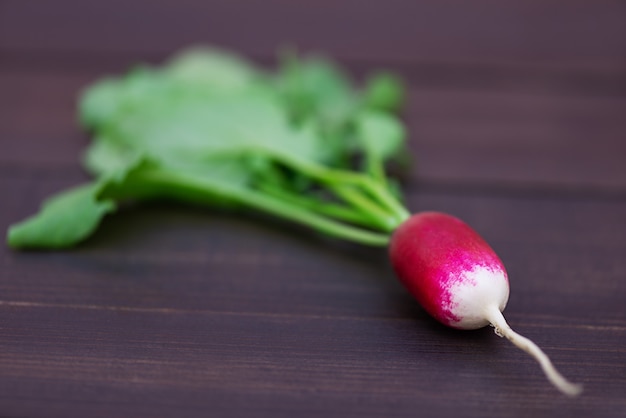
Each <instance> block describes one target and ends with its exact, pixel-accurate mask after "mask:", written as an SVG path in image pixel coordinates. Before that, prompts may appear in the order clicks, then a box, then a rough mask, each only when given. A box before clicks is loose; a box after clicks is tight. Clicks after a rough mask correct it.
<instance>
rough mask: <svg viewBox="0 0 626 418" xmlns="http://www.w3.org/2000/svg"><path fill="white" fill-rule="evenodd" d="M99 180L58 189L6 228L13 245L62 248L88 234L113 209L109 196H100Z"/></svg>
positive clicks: (14, 246) (18, 246)
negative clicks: (38, 207) (35, 210)
mask: <svg viewBox="0 0 626 418" xmlns="http://www.w3.org/2000/svg"><path fill="white" fill-rule="evenodd" d="M100 189H101V184H100V183H99V182H94V183H89V184H85V185H82V186H79V187H76V188H73V189H70V190H67V191H64V192H61V193H59V194H57V195H55V196H53V197H52V198H51V199H49V200H47V201H46V202H44V204H43V205H42V208H41V211H40V212H39V213H38V214H37V215H34V216H32V217H30V218H28V219H26V220H24V221H22V222H20V223H18V224H16V225H13V226H11V227H10V228H9V231H8V237H7V240H8V244H9V246H11V247H13V248H34V247H39V248H62V247H67V246H69V245H73V244H75V243H77V242H79V241H81V240H83V239H84V238H86V237H87V236H89V235H90V234H91V233H92V232H93V231H94V230H95V229H96V227H97V226H98V224H99V223H100V220H101V219H102V218H103V217H104V215H105V214H107V213H109V212H112V211H113V210H115V207H116V205H115V203H114V202H113V201H112V200H108V199H105V200H99V199H98V197H97V195H98V193H99V191H100Z"/></svg>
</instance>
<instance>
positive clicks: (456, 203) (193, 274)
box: [0, 0, 626, 418]
mask: <svg viewBox="0 0 626 418" xmlns="http://www.w3.org/2000/svg"><path fill="white" fill-rule="evenodd" d="M625 16H626V12H625V8H624V4H623V3H622V2H618V1H609V0H602V1H594V2H590V1H582V0H581V1H567V2H566V1H562V0H549V1H534V0H527V1H521V0H516V1H511V2H497V1H490V0H474V1H471V2H466V1H458V0H446V1H430V0H427V1H422V2H411V1H403V0H392V1H379V0H377V1H373V2H367V3H364V2H356V1H352V0H347V1H342V2H328V1H316V2H313V1H309V0H302V1H298V2H287V1H279V0H268V1H264V2H248V1H246V2H244V1H241V0H235V1H228V2H226V1H211V2H204V1H194V0H184V1H176V2H175V1H172V0H161V1H158V2H147V1H145V0H132V1H123V2H122V1H121V0H113V1H108V2H83V1H77V0H60V1H56V2H37V3H35V2H18V1H13V0H0V196H2V197H1V198H0V202H1V203H0V230H2V231H4V230H6V228H7V227H8V226H9V225H10V224H11V223H13V222H15V221H17V220H19V219H22V218H23V217H25V216H27V215H29V214H32V213H34V212H35V211H36V210H37V207H38V206H39V204H40V202H41V201H42V200H43V199H44V198H45V197H47V196H49V195H50V194H51V193H53V192H55V191H57V190H60V189H63V188H65V187H68V186H70V185H74V184H77V183H80V182H83V181H86V180H87V177H86V175H85V174H84V173H83V172H82V171H81V169H80V166H79V163H78V159H79V158H80V154H81V152H82V150H83V149H84V147H85V146H86V144H87V138H86V134H85V133H83V132H81V130H80V129H79V128H78V127H77V125H76V122H75V101H76V97H77V94H79V92H80V90H81V89H82V88H83V87H84V86H85V85H87V84H88V83H90V82H92V81H93V80H95V79H97V78H99V77H102V76H103V75H105V74H109V73H119V72H121V71H124V70H125V69H126V68H128V67H129V66H130V65H132V64H133V63H136V62H139V61H148V62H159V61H160V60H162V59H164V58H165V57H166V56H167V55H168V54H169V53H171V52H172V51H173V50H174V49H176V48H178V47H180V46H183V45H186V44H187V43H191V42H193V43H197V42H207V41H210V42H213V43H216V44H219V45H222V46H226V47H232V48H235V49H236V50H238V51H240V52H243V53H245V54H246V55H249V56H251V57H252V58H253V59H254V60H255V61H257V62H259V63H261V64H262V65H272V62H273V58H272V57H273V54H274V51H275V50H276V48H277V47H278V46H279V45H280V44H282V43H284V42H294V43H296V44H297V45H298V46H299V47H301V48H302V49H304V50H313V49H317V50H323V51H326V52H328V53H330V54H331V55H333V56H334V57H335V58H337V59H338V60H339V61H340V62H341V63H343V64H345V65H346V66H347V67H348V69H349V70H350V72H351V73H352V74H355V75H356V76H357V77H358V78H362V77H363V76H364V75H365V74H366V73H368V72H370V71H372V70H374V69H377V68H381V67H385V68H390V69H393V70H395V71H397V72H399V73H400V74H401V75H402V76H403V77H404V78H405V79H406V80H407V83H408V85H409V100H408V103H407V108H406V111H405V114H404V117H405V120H406V122H407V124H408V127H409V130H410V150H411V154H412V155H413V156H414V158H415V160H416V167H415V169H414V171H413V172H412V173H411V174H410V175H409V176H408V177H407V178H406V179H405V190H406V193H407V205H408V207H409V208H410V209H411V210H413V211H420V210H441V211H446V212H449V213H453V214H455V215H457V216H459V217H461V218H463V219H465V220H466V221H467V222H468V223H470V224H471V225H472V226H474V227H475V228H476V229H477V230H478V231H479V232H480V233H481V234H482V235H483V236H484V237H485V238H486V239H487V240H488V241H489V242H490V243H491V244H492V246H493V247H494V248H495V249H496V251H497V252H498V253H499V254H500V256H501V257H502V259H503V260H504V262H505V264H506V265H507V269H508V271H509V275H510V278H511V286H512V293H511V298H510V301H509V304H508V306H507V310H506V315H507V318H508V320H509V322H510V323H511V325H512V326H513V327H514V328H515V329H517V330H518V331H519V332H520V333H522V334H525V335H527V336H528V337H530V338H533V339H534V340H535V341H536V342H537V343H538V344H539V345H540V346H542V347H543V348H544V349H545V350H546V352H547V353H548V354H549V355H550V356H551V357H552V359H553V360H554V362H555V364H556V365H557V366H558V367H559V369H560V370H561V371H563V373H564V374H565V375H567V376H568V377H570V378H571V379H572V380H574V381H576V382H582V383H583V384H584V385H585V393H584V394H583V396H581V397H580V398H577V399H573V400H572V399H567V398H565V397H563V396H561V395H560V394H558V393H557V392H556V391H555V390H554V389H553V388H552V387H550V386H549V384H548V383H547V382H546V381H545V379H544V377H543V375H542V373H541V371H540V370H539V368H538V367H537V365H536V364H534V362H533V361H532V360H531V359H530V358H527V356H526V355H525V354H524V353H522V352H521V351H519V350H517V349H516V348H514V347H512V346H510V345H509V344H508V343H507V342H506V341H504V340H502V339H499V338H497V337H496V336H495V335H493V332H492V331H491V330H490V329H483V330H479V331H476V332H458V331H453V330H449V329H446V328H444V327H443V326H440V325H438V324H437V323H435V322H434V321H433V320H432V319H430V318H429V317H428V316H427V315H426V314H425V313H424V312H423V311H422V310H421V309H420V308H419V306H418V305H417V304H416V303H415V302H414V301H413V300H412V299H411V298H410V297H409V296H408V294H407V293H406V292H405V291H404V289H402V287H401V286H400V285H399V284H398V283H397V281H396V280H395V278H394V276H393V273H392V271H391V269H390V266H389V264H388V260H387V257H386V254H385V251H384V250H381V249H370V248H363V247H359V246H353V245H348V244H345V243H341V242H337V241H333V240H328V239H325V238H323V237H319V236H317V235H315V234H312V233H310V232H309V231H307V230H305V229H302V228H299V227H296V226H293V225H291V224H286V223H283V222H279V221H276V220H274V219H272V218H271V217H267V216H264V215H262V214H226V213H222V212H219V211H215V210H211V209H206V208H196V207H187V206H179V205H176V204H173V203H171V202H170V203H168V202H160V203H155V204H152V205H146V206H141V207H129V208H126V209H125V210H123V211H121V212H120V213H118V214H116V215H115V216H111V217H108V218H106V219H105V221H104V223H103V225H102V228H101V229H99V230H98V232H97V233H96V234H95V235H94V236H93V237H91V238H90V239H88V240H87V241H86V242H84V243H83V244H81V245H80V246H78V247H77V248H74V249H71V250H66V251H58V252H46V251H39V252H15V251H11V250H9V249H7V248H5V247H1V248H0V416H7V417H13V416H16V417H17V416H19V417H22V416H28V417H30V416H33V417H34V416H36V417H59V416H62V417H87V416H89V417H143V416H145V417H181V416H185V417H186V416H190V417H194V416H198V417H200V416H212V417H213V416H214V417H294V416H297V417H319V416H328V417H352V416H355V417H356V416H358V417H409V416H411V417H413V416H428V417H452V416H454V417H458V416H464V417H499V418H500V417H533V418H540V417H554V416H567V417H581V418H582V417H590V416H593V417H600V418H604V417H607V418H612V417H624V416H626V415H625V414H626V396H625V394H626V348H625V347H626V309H625V308H624V300H625V298H626V281H625V280H624V275H625V274H626V259H625V258H624V254H626V199H625V198H624V197H625V193H626V148H625V144H626V141H624V136H625V135H626V118H624V115H625V114H626V113H625V110H626V106H625V104H626V76H625V74H626V72H625V71H624V70H625V69H626V55H625V51H626V32H625V30H626V29H625V28H626V27H625V26H624V24H623V22H624V18H625ZM242 28H245V30H243V29H242Z"/></svg>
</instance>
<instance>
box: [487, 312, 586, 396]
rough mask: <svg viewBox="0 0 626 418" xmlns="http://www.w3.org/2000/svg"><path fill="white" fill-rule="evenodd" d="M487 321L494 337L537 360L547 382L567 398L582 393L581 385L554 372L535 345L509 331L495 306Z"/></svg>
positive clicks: (552, 366) (548, 361) (544, 355)
mask: <svg viewBox="0 0 626 418" xmlns="http://www.w3.org/2000/svg"><path fill="white" fill-rule="evenodd" d="M487 319H488V320H489V322H490V323H491V325H493V327H494V328H495V333H496V335H498V336H499V337H506V338H507V339H508V340H509V341H511V342H512V343H513V344H515V345H516V346H517V347H519V348H520V349H522V350H524V351H525V352H527V353H528V354H530V355H531V356H532V357H534V358H535V360H537V362H538V363H539V364H540V365H541V368H542V369H543V372H544V373H545V375H546V377H547V378H548V380H549V381H550V382H551V383H552V384H553V385H554V386H555V387H556V388H557V389H558V390H560V391H561V392H562V393H564V394H566V395H568V396H577V395H579V394H580V393H581V392H582V390H583V388H582V385H578V384H575V383H572V382H570V381H569V380H567V379H566V378H565V377H563V375H562V374H561V373H559V372H558V371H557V370H556V368H555V367H554V365H553V364H552V362H551V361H550V358H549V357H548V356H547V355H546V354H545V353H544V352H543V351H542V350H541V349H540V348H539V347H538V346H537V344H535V343H534V342H532V341H531V340H529V339H528V338H526V337H524V336H522V335H520V334H518V333H517V332H515V331H513V330H512V329H511V327H510V326H509V324H507V322H506V320H505V319H504V316H503V315H502V312H500V310H499V309H498V307H497V306H492V307H490V308H489V310H488V311H487Z"/></svg>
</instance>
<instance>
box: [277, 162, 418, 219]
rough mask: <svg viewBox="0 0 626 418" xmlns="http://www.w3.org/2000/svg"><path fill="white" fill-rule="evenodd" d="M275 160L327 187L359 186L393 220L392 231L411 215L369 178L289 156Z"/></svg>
mask: <svg viewBox="0 0 626 418" xmlns="http://www.w3.org/2000/svg"><path fill="white" fill-rule="evenodd" d="M274 156H275V158H277V159H279V160H280V161H281V162H283V163H284V164H287V165H289V166H291V167H292V168H294V169H296V170H298V171H300V172H302V173H304V174H306V175H308V176H310V177H313V178H315V179H318V180H319V181H321V182H323V183H326V184H329V185H340V184H342V183H343V184H344V185H345V184H349V185H354V186H359V187H361V188H363V189H364V190H365V191H366V192H368V193H369V194H370V195H371V196H372V197H373V198H375V199H376V200H377V201H378V202H379V203H381V204H382V205H384V206H386V207H387V209H389V210H390V211H391V212H392V213H393V215H394V218H395V224H394V229H395V228H396V227H398V226H399V225H400V224H401V223H402V222H404V221H405V220H406V219H408V218H409V217H410V216H411V214H410V213H409V212H408V211H407V210H406V209H405V208H404V207H403V206H402V204H400V203H399V202H398V201H397V200H396V198H395V197H394V196H393V195H392V194H391V193H390V192H389V191H388V190H387V189H386V188H385V187H383V186H382V185H381V184H379V183H378V182H377V181H375V180H374V179H372V178H371V177H369V176H367V175H365V174H361V173H355V172H352V171H344V170H337V169H332V168H327V167H324V166H321V165H318V164H315V163H311V162H308V161H301V160H298V159H295V158H292V157H291V156H289V155H284V154H275V155H274Z"/></svg>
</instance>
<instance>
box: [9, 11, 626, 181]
mask: <svg viewBox="0 0 626 418" xmlns="http://www.w3.org/2000/svg"><path fill="white" fill-rule="evenodd" d="M625 22H626V6H625V5H624V3H623V2H621V1H611V0H599V1H578V0H577V1H563V0H547V1H519V0H518V1H507V2H500V1H497V0H475V1H463V0H444V1H438V0H437V1H435V0H432V1H428V0H427V1H410V0H375V1H368V2H362V1H357V0H344V1H326V0H310V1H309V0H299V1H286V0H267V1H251V0H229V1H225V0H224V1H200V0H180V1H179V0H167V1H163V0H160V1H148V0H130V1H127V0H111V1H98V2H96V1H81V0H58V1H28V2H24V1H17V0H14V1H11V0H0V71H1V74H0V109H2V112H1V113H0V141H1V142H0V144H2V152H1V153H0V164H3V165H6V164H10V165H13V164H19V165H24V164H30V163H33V164H40V163H42V164H48V165H50V164H53V165H54V164H61V165H75V161H76V157H77V155H78V152H79V150H80V148H81V147H82V146H83V145H84V142H83V141H81V140H78V139H77V138H79V137H80V135H81V134H80V132H78V131H77V129H76V126H75V124H74V116H73V115H74V102H75V97H76V95H77V93H78V92H79V91H80V88H81V87H82V86H84V85H85V84H87V83H88V82H90V81H92V80H94V79H96V78H98V77H101V76H103V75H105V74H108V73H119V72H122V71H125V70H126V69H128V68H130V67H131V66H132V65H133V64H135V63H137V62H155V63H156V62H160V61H161V60H163V59H164V58H166V57H168V56H169V55H171V54H172V53H174V52H175V51H177V50H178V49H180V48H183V47H186V46H189V45H194V44H211V45H215V46H218V47H223V48H228V49H233V50H235V51H237V52H239V53H242V54H245V55H246V56H249V57H251V58H252V59H254V60H255V61H257V62H259V63H262V64H264V65H270V66H271V65H273V64H274V63H275V61H276V60H275V58H276V52H277V50H278V49H279V48H280V47H283V46H285V45H290V46H294V47H296V48H298V49H299V50H300V51H305V52H306V51H317V52H323V53H325V54H327V55H329V56H330V57H332V58H335V59H337V60H338V61H339V62H340V63H341V64H343V65H345V66H347V68H348V69H349V70H350V71H351V73H352V74H353V75H355V76H357V77H359V76H362V75H363V74H365V73H368V72H371V71H373V70H375V69H379V68H385V69H391V70H394V71H396V72H397V73H399V74H400V75H402V76H403V77H404V79H405V80H406V81H407V83H408V85H409V88H410V94H409V100H408V104H407V111H406V113H405V120H406V121H407V123H408V124H409V129H410V134H411V146H412V149H413V151H414V156H415V158H416V159H417V161H418V167H417V169H416V170H415V171H414V175H419V178H420V181H421V182H422V184H423V185H427V184H445V185H448V184H454V185H460V186H462V187H469V186H472V185H481V186H485V187H487V186H488V187H511V186H519V187H522V188H526V187H533V188H536V187H540V188H545V189H547V190H553V189H555V188H567V189H572V188H573V189H584V190H589V189H593V190H603V191H608V192H610V193H613V192H618V193H621V192H620V190H623V187H624V186H626V157H625V156H626V140H625V139H623V138H624V133H625V132H626V106H625V104H626V98H625V96H626V71H625V70H626V23H625ZM33 120H36V121H37V123H33ZM41 137H46V138H48V141H46V142H45V143H43V144H41V143H40V142H39V141H38V140H37V138H41ZM29 143H32V146H28V145H27V144H29ZM35 143H36V144H37V145H36V146H35ZM590 143H593V146H592V147H590V146H589V144H590ZM69 150H72V152H69Z"/></svg>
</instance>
